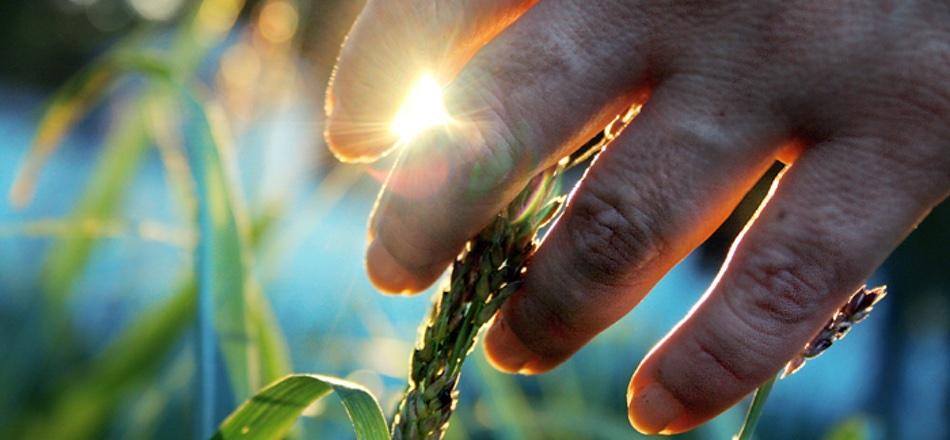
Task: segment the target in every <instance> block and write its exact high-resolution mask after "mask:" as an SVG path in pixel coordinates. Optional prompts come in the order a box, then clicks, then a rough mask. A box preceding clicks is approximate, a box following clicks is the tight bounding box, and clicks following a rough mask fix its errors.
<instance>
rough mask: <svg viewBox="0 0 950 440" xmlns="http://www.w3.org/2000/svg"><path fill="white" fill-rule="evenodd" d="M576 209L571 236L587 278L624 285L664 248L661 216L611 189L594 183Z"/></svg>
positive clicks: (583, 273) (570, 228) (598, 281)
mask: <svg viewBox="0 0 950 440" xmlns="http://www.w3.org/2000/svg"><path fill="white" fill-rule="evenodd" d="M572 210H573V213H572V214H573V215H571V217H570V219H571V220H570V223H569V224H568V225H567V226H568V227H567V229H568V234H569V237H570V238H569V239H570V241H571V245H572V247H573V249H574V250H575V252H576V255H578V257H579V259H580V261H579V262H578V263H579V264H578V266H577V268H578V271H579V272H580V274H581V275H582V276H584V277H585V278H586V279H587V280H590V281H594V282H596V283H598V284H601V285H607V286H613V285H617V284H620V285H622V284H624V280H625V279H626V278H628V277H629V276H630V274H631V273H632V272H635V271H636V270H637V269H638V268H640V267H643V266H644V265H646V264H648V263H649V262H651V261H653V260H655V259H656V258H657V257H658V256H659V255H660V253H661V252H662V250H663V248H664V243H663V240H662V235H661V233H660V226H659V223H658V222H659V221H660V220H659V217H658V216H655V215H651V214H650V212H649V211H647V210H646V209H645V208H643V207H634V206H632V204H625V203H624V202H623V198H622V197H621V196H620V195H618V194H616V193H614V192H613V191H612V190H611V189H608V188H600V187H598V186H596V185H590V186H589V187H588V191H587V193H586V194H585V196H584V197H579V198H578V200H577V201H576V202H575V205H574V206H573V207H572Z"/></svg>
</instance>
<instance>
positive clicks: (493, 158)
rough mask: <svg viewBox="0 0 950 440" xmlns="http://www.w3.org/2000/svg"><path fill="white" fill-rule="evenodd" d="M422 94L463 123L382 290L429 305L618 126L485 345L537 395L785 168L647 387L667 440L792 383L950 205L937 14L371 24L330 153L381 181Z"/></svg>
mask: <svg viewBox="0 0 950 440" xmlns="http://www.w3.org/2000/svg"><path fill="white" fill-rule="evenodd" d="M423 71H431V72H433V73H435V74H436V75H437V76H438V77H439V78H440V79H441V80H443V81H448V80H451V83H450V84H449V85H448V86H447V88H446V90H445V93H446V104H447V106H448V108H449V112H450V114H452V115H454V116H455V118H456V119H458V120H459V123H458V124H452V125H451V126H449V127H446V128H445V129H432V130H428V131H426V132H424V133H422V134H421V135H419V136H417V137H416V138H414V139H412V140H411V145H407V146H406V149H405V150H402V151H400V154H401V155H402V156H403V157H401V159H400V163H399V166H397V167H396V168H395V169H394V170H393V172H392V175H391V176H390V179H389V181H388V184H387V187H386V188H385V189H384V193H383V196H382V197H381V199H380V203H379V205H378V206H377V208H376V210H375V212H374V215H373V218H372V219H371V222H370V232H371V237H372V239H373V240H372V242H371V244H370V246H369V250H368V252H367V269H368V271H369V275H370V277H371V279H372V280H373V282H374V283H375V284H376V285H377V286H378V287H379V288H381V289H383V290H386V291H390V292H413V291H419V290H421V289H424V288H425V287H427V286H428V285H430V284H431V283H432V282H433V281H434V280H435V279H436V278H437V277H438V276H439V274H440V273H441V272H442V271H443V270H444V269H445V267H446V266H447V265H448V263H449V262H450V261H451V260H452V258H454V257H455V256H456V254H457V253H458V252H459V250H460V249H461V247H462V246H463V245H464V243H465V241H466V240H467V239H468V238H469V237H470V236H472V235H473V234H474V233H475V232H477V231H478V230H479V229H481V228H482V227H483V226H485V225H486V224H487V223H488V222H489V221H490V220H491V219H492V217H493V216H494V215H495V213H496V212H497V211H498V210H499V209H501V208H502V207H503V206H505V205H506V204H507V203H508V201H509V200H510V199H511V198H513V197H514V196H515V195H516V194H517V193H518V192H519V190H520V189H521V188H522V187H523V186H524V185H525V183H526V182H527V181H528V179H530V178H531V177H532V176H533V175H535V174H536V173H538V172H539V171H541V170H543V169H545V168H547V167H549V166H551V165H553V164H554V163H556V162H557V161H558V159H560V158H561V157H563V156H564V155H566V154H569V153H570V152H572V151H573V150H574V149H576V148H577V147H578V146H579V145H581V144H582V143H583V141H585V140H586V139H589V138H590V137H592V136H593V135H594V134H595V133H596V132H597V131H599V130H601V129H602V128H603V127H604V126H605V125H606V124H607V123H608V122H609V121H610V120H611V119H612V118H613V117H614V116H615V115H616V114H618V113H622V112H623V111H624V110H625V109H627V108H629V107H630V106H631V105H634V104H643V109H642V112H641V113H640V115H639V116H638V117H637V118H636V119H635V120H634V121H633V123H632V124H631V125H630V126H629V127H628V128H627V129H626V130H625V131H624V132H623V133H622V134H621V135H620V136H619V137H618V138H617V139H615V140H614V141H613V142H612V143H611V144H610V146H609V147H608V148H607V149H606V151H605V152H604V153H603V154H602V155H601V156H600V158H599V159H598V160H597V161H596V162H595V163H594V164H593V165H592V167H591V169H590V170H589V172H588V174H587V176H586V178H585V179H584V180H583V181H582V182H581V183H580V184H579V186H578V188H577V189H576V190H575V191H574V193H573V195H572V197H571V199H570V201H569V204H568V206H567V208H566V211H565V212H564V215H563V217H562V218H561V219H560V220H559V221H558V222H557V224H556V225H555V226H554V227H553V228H552V229H551V231H550V232H549V234H548V235H547V237H546V238H545V241H544V243H543V244H542V246H541V247H540V249H539V250H538V253H537V254H536V256H535V257H534V259H533V261H532V263H531V265H530V267H529V270H528V274H527V279H526V281H525V284H524V287H523V288H522V290H521V291H519V292H518V293H516V294H515V295H514V296H513V297H512V298H511V299H510V300H509V301H508V302H507V304H506V305H505V306H504V308H503V309H502V311H501V312H500V313H499V315H498V316H497V317H496V319H495V322H494V325H493V326H492V328H491V329H490V330H489V333H488V335H487V337H486V341H485V342H486V352H487V355H488V357H489V359H490V360H491V361H492V363H493V364H494V365H495V366H497V367H498V368H500V369H502V370H505V371H512V372H515V371H517V372H522V373H539V372H543V371H547V370H549V369H551V368H553V367H555V366H556V365H558V364H559V363H561V362H563V361H564V360H565V359H567V358H568V357H570V356H571V355H572V354H573V353H574V352H575V351H577V350H578V349H579V348H580V347H581V346H583V345H584V344H585V343H587V342H588V341H589V340H590V339H591V338H593V337H594V336H595V335H596V334H597V333H599V332H600V331H602V330H604V329H605V328H607V327H608V326H609V325H611V324H612V323H613V322H615V321H616V320H617V319H619V318H620V317H622V316H623V315H624V314H626V313H627V312H628V311H629V310H630V309H631V308H633V307H634V306H635V305H636V304H637V303H638V302H639V301H640V300H641V299H642V298H643V296H644V295H645V294H646V293H647V292H648V291H649V290H650V289H651V288H652V287H653V285H654V284H655V283H656V282H657V281H658V280H659V279H660V278H661V277H662V276H663V275H664V274H665V273H666V272H667V271H668V270H670V268H672V267H673V266H674V265H675V264H676V263H677V262H679V261H680V260H681V259H682V258H683V257H685V256H686V255H687V254H688V253H689V252H690V251H692V250H693V249H694V248H695V247H697V246H698V245H699V244H700V243H702V242H703V241H704V240H705V239H706V238H707V237H708V236H709V235H710V234H711V233H712V232H713V231H714V230H715V229H716V227H717V226H718V225H719V224H720V223H721V222H722V221H723V220H724V219H725V218H726V216H727V215H728V214H729V213H730V212H731V210H732V209H733V208H734V207H735V205H736V204H737V203H738V202H739V200H740V199H741V198H742V197H743V195H744V194H745V193H746V192H747V191H748V190H749V189H750V187H751V186H752V185H753V183H755V182H756V180H757V179H758V178H759V177H760V176H761V175H762V174H763V172H764V171H765V170H766V169H767V168H768V167H769V166H770V165H771V164H772V163H773V161H774V160H776V159H779V160H781V161H783V162H785V163H786V164H789V167H788V168H787V170H786V172H784V173H783V175H782V176H781V178H780V179H779V180H778V181H777V183H776V184H775V186H774V187H773V190H772V192H771V194H770V196H769V198H768V199H767V201H766V202H765V203H764V205H763V206H762V207H761V208H760V210H759V212H758V214H757V216H756V217H755V218H754V219H753V220H752V222H751V223H750V224H749V225H748V227H747V228H746V230H745V231H744V232H743V234H742V235H741V237H740V238H739V239H738V240H737V242H736V244H735V245H734V247H733V250H732V252H731V253H730V256H729V259H728V260H727V262H726V264H724V266H723V268H722V270H721V272H720V274H719V276H718V277H717V278H716V280H715V282H714V283H713V285H712V286H711V287H710V288H709V290H708V291H707V293H706V295H704V296H703V298H702V300H701V301H700V304H699V305H698V306H697V307H695V308H694V310H693V311H692V312H691V313H690V314H689V316H687V317H686V318H685V319H684V321H683V322H682V323H681V324H680V325H679V326H677V327H676V328H675V329H674V330H673V331H672V332H671V333H670V334H669V335H668V336H667V337H666V338H664V339H663V340H662V341H661V342H660V343H659V344H658V345H657V346H656V347H655V348H654V349H653V350H652V351H651V352H650V354H649V355H648V356H647V357H646V359H644V360H643V362H642V363H641V365H640V367H639V368H638V369H637V371H636V373H635V374H634V376H633V378H632V379H631V382H630V385H629V389H628V402H629V414H630V420H631V422H632V423H633V425H634V426H635V427H636V428H637V429H638V430H640V431H642V432H645V433H656V432H663V433H676V432H681V431H685V430H689V429H691V428H693V427H695V426H696V425H698V424H700V423H702V422H704V421H706V420H708V419H709V418H711V417H713V416H715V415H716V414H718V413H720V412H721V411H723V410H725V409H727V408H728V407H730V406H732V405H733V404H735V403H736V402H737V401H738V400H740V399H741V398H742V397H743V396H745V395H746V394H748V393H749V392H750V391H752V390H753V389H755V388H756V387H757V386H758V385H759V384H761V383H762V382H764V381H765V380H767V379H768V378H770V377H771V376H772V375H774V374H775V373H776V371H778V370H779V369H780V368H781V367H782V366H783V365H784V364H785V363H786V362H787V361H788V360H789V359H790V358H792V357H793V356H794V355H795V354H796V353H797V352H798V351H799V350H800V349H801V348H802V346H803V345H804V344H805V343H806V342H807V341H808V340H809V339H810V338H811V336H812V335H814V334H815V333H816V332H817V331H818V329H819V327H820V326H821V325H822V324H824V323H825V322H826V321H827V319H828V317H829V316H830V314H831V313H832V312H833V311H834V310H835V309H836V308H837V307H838V306H839V305H840V304H841V303H843V302H844V301H845V300H846V299H847V297H848V295H850V294H851V293H852V292H853V291H854V290H855V289H856V288H857V287H858V286H859V285H861V283H862V282H863V281H864V280H865V279H866V278H867V277H868V276H869V275H870V274H871V272H872V271H873V270H874V269H875V267H877V266H878V265H879V264H880V263H881V262H882V261H883V260H884V258H885V257H886V256H887V255H888V254H889V253H890V252H891V251H892V250H893V249H894V248H895V247H896V246H897V244H898V243H899V242H900V241H901V240H902V239H903V238H904V237H905V236H906V235H907V234H908V233H909V232H910V231H911V230H912V229H913V228H914V225H916V224H917V223H918V222H919V221H920V220H921V219H923V218H924V216H926V214H927V213H928V212H929V211H930V209H931V208H933V207H934V206H935V205H936V204H938V203H940V202H941V201H942V200H943V199H944V198H946V197H947V195H948V193H950V81H948V78H950V5H948V4H947V3H946V2H941V1H924V0H919V1H906V2H892V1H884V0H881V1H871V0H868V1H848V2H807V1H757V2H744V1H717V2H683V1H633V0H630V1H621V0H592V1H585V2H579V1H571V0H547V1H543V2H536V1H531V0H452V1H446V0H398V1H396V0H387V1H370V3H369V5H368V6H367V7H366V9H365V10H364V11H363V13H362V15H361V16H360V18H359V19H358V21H357V23H356V25H355V26H354V28H353V30H352V31H351V34H350V36H349V38H348V40H347V42H346V44H345V46H344V48H343V52H342V55H341V57H340V61H339V65H338V66H337V71H336V73H335V77H334V80H333V82H332V85H331V87H330V90H329V92H328V96H327V109H328V115H329V118H328V121H327V124H328V125H327V140H328V142H329V145H330V148H331V149H332V150H333V151H334V153H335V154H337V155H338V156H339V157H341V158H343V159H346V160H364V161H369V160H375V159H377V158H378V157H380V156H381V155H383V154H384V153H385V152H386V151H387V150H388V149H390V147H391V146H392V143H393V141H394V138H393V135H392V134H390V133H389V131H388V121H390V120H392V118H393V116H394V115H395V113H396V111H397V107H398V106H399V104H400V103H401V101H402V97H403V94H404V93H405V91H406V90H408V89H409V88H410V87H411V85H412V84H413V82H414V81H415V80H416V79H417V78H418V76H419V75H420V74H421V72H423Z"/></svg>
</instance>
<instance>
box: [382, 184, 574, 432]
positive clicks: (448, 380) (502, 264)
mask: <svg viewBox="0 0 950 440" xmlns="http://www.w3.org/2000/svg"><path fill="white" fill-rule="evenodd" d="M560 171H561V168H558V169H555V170H549V171H547V172H545V173H543V174H542V175H540V176H538V177H537V178H536V179H535V180H534V181H533V182H532V183H531V184H529V185H528V187H527V188H526V189H525V190H524V191H522V192H521V193H520V194H519V195H518V196H517V197H516V198H515V200H514V201H512V202H511V203H510V204H509V205H508V206H507V207H506V208H505V209H503V210H502V211H501V212H500V213H499V214H498V216H497V217H495V220H494V221H492V223H491V224H489V225H488V226H487V227H485V229H483V230H482V231H481V232H479V234H478V235H477V236H476V237H475V238H473V239H472V240H471V241H470V242H469V243H468V244H467V245H466V247H465V249H466V250H465V251H463V252H462V254H461V255H459V257H458V258H457V259H456V260H455V262H454V263H453V265H452V272H451V276H450V282H449V286H448V287H447V288H445V289H443V290H442V292H441V293H440V294H439V297H438V300H437V301H436V302H435V303H434V304H433V306H432V310H431V311H430V314H429V318H428V320H427V321H426V322H425V329H424V331H423V332H422V336H421V338H420V340H419V341H418V342H417V344H416V349H415V350H414V351H413V353H412V360H411V365H410V373H409V384H408V386H407V388H406V392H405V394H404V395H403V398H402V400H401V401H400V403H399V407H398V409H397V411H396V415H395V417H394V418H393V422H392V435H393V438H394V439H396V440H399V439H438V438H442V436H443V435H444V434H445V430H446V428H447V427H448V422H449V418H450V417H451V416H452V413H453V412H454V410H455V406H456V404H457V402H458V391H457V389H456V388H457V386H458V380H459V375H460V374H461V370H462V363H463V362H464V361H465V357H466V356H467V355H468V353H469V352H471V350H472V347H473V346H474V345H475V339H476V337H477V336H478V332H479V330H481V328H482V327H483V326H484V325H485V323H487V322H488V321H489V320H490V319H491V318H492V317H493V316H494V315H495V312H497V311H498V310H499V309H500V308H501V305H502V304H503V303H504V301H505V300H506V299H507V298H508V297H509V296H511V295H512V294H513V293H514V292H515V291H516V290H517V289H518V287H519V286H520V285H521V283H522V280H523V278H524V274H525V271H524V266H525V263H526V262H527V260H528V257H530V256H531V254H532V253H533V252H534V249H535V247H536V246H537V242H536V241H535V236H536V234H537V232H538V230H540V229H541V227H543V226H544V225H545V224H546V223H547V222H548V221H549V220H550V219H551V218H552V217H553V216H554V215H555V214H556V213H557V212H558V210H559V208H560V206H561V203H562V201H563V200H562V198H561V197H560V194H559V191H558V189H559V185H558V184H557V183H558V179H559V172H560Z"/></svg>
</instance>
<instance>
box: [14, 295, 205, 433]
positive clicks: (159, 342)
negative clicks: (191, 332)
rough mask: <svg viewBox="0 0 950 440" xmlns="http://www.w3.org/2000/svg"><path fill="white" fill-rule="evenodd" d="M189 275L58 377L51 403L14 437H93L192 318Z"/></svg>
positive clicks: (156, 366)
mask: <svg viewBox="0 0 950 440" xmlns="http://www.w3.org/2000/svg"><path fill="white" fill-rule="evenodd" d="M196 298H197V297H196V290H195V284H194V280H193V279H189V280H187V281H185V282H184V283H183V284H182V286H181V287H180V288H179V289H178V290H177V291H176V293H175V294H174V295H173V296H172V297H171V298H170V299H168V300H167V301H166V302H164V303H162V304H161V305H159V306H158V307H155V308H152V309H150V310H149V311H148V312H146V313H145V314H144V315H143V316H142V317H141V318H139V319H138V320H136V321H135V322H134V323H133V324H132V325H130V326H129V328H128V330H126V331H124V332H123V333H122V334H121V335H120V336H119V337H118V338H117V339H116V340H115V341H114V342H112V343H111V344H109V346H108V348H106V350H104V351H103V352H102V353H100V354H99V355H98V356H97V357H96V358H95V360H93V361H92V362H91V363H90V364H88V365H86V366H85V367H81V368H80V370H79V371H77V372H76V374H74V375H71V376H70V377H69V378H68V379H66V380H64V381H62V385H61V388H62V390H63V391H62V392H60V393H59V394H58V395H57V396H56V397H55V398H54V399H53V402H54V403H53V406H52V407H51V408H50V409H49V410H48V411H44V413H43V414H42V415H36V416H35V417H32V418H31V419H30V421H28V422H27V423H25V426H23V427H22V428H21V429H20V431H22V432H21V433H20V434H21V435H15V436H14V437H17V438H49V439H54V438H55V439H86V438H94V437H95V436H96V434H98V433H99V432H100V431H101V430H102V429H103V427H104V426H105V425H106V424H107V423H108V421H109V418H110V417H111V416H112V414H113V413H114V410H115V408H116V406H117V405H118V404H119V402H120V401H121V399H122V398H123V397H124V396H126V394H127V393H128V392H129V391H130V390H133V389H135V388H137V387H139V386H142V385H143V384H145V383H149V382H150V381H151V380H152V379H153V377H154V376H155V374H156V373H157V371H158V369H159V367H160V366H161V365H162V362H163V361H164V360H165V358H166V356H165V355H166V354H167V353H169V352H170V351H171V349H172V347H174V346H175V344H176V343H177V342H178V341H179V340H180V338H181V335H182V334H183V333H184V332H185V330H187V329H188V328H189V327H190V326H191V323H192V322H193V320H194V314H195V304H196V301H195V299H196Z"/></svg>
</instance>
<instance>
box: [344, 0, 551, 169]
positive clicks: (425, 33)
mask: <svg viewBox="0 0 950 440" xmlns="http://www.w3.org/2000/svg"><path fill="white" fill-rule="evenodd" d="M535 2H537V0H454V1H449V2H445V1H444V0H398V1H392V0H388V1H371V2H370V3H369V4H368V5H367V6H366V9H365V10H364V11H363V13H362V14H360V16H359V18H358V19H357V20H356V23H355V24H354V25H353V29H352V30H351V31H350V33H349V35H348V36H347V40H346V42H345V44H344V46H343V49H342V51H341V53H340V58H339V61H338V62H337V66H336V68H335V70H334V74H333V77H332V79H331V81H330V86H329V88H328V89H327V100H326V113H327V117H328V119H327V125H326V138H327V143H328V145H329V147H330V150H331V151H333V153H334V154H336V155H337V156H338V157H339V158H341V159H344V160H354V161H356V160H359V161H366V160H374V159H376V158H377V157H379V156H380V155H382V154H383V153H384V152H385V151H386V150H387V149H389V148H390V147H391V145H392V144H393V141H394V140H395V139H394V137H393V135H392V133H391V132H390V127H389V124H390V121H392V119H393V117H394V115H395V114H396V111H397V109H398V107H399V105H400V104H401V103H402V101H403V94H405V93H406V92H407V91H408V90H410V88H411V86H412V84H413V83H414V82H415V81H417V80H418V79H419V77H420V75H422V74H423V72H430V73H432V74H433V75H436V76H438V77H441V78H443V79H449V78H451V76H452V75H454V73H455V72H456V71H457V70H458V68H459V66H461V65H462V64H464V62H465V61H467V60H468V59H469V58H470V57H471V56H472V54H473V53H474V52H475V51H476V50H478V48H480V47H481V46H482V45H483V44H484V43H485V42H487V41H488V40H490V39H491V38H493V37H494V36H495V35H497V34H498V33H499V32H501V31H502V30H503V29H504V28H505V27H507V26H508V25H509V24H511V23H512V22H514V20H516V19H517V18H518V16H520V15H521V14H522V13H523V12H524V11H525V10H527V9H528V8H530V7H531V5H533V4H534V3H535ZM446 3H447V4H446Z"/></svg>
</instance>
